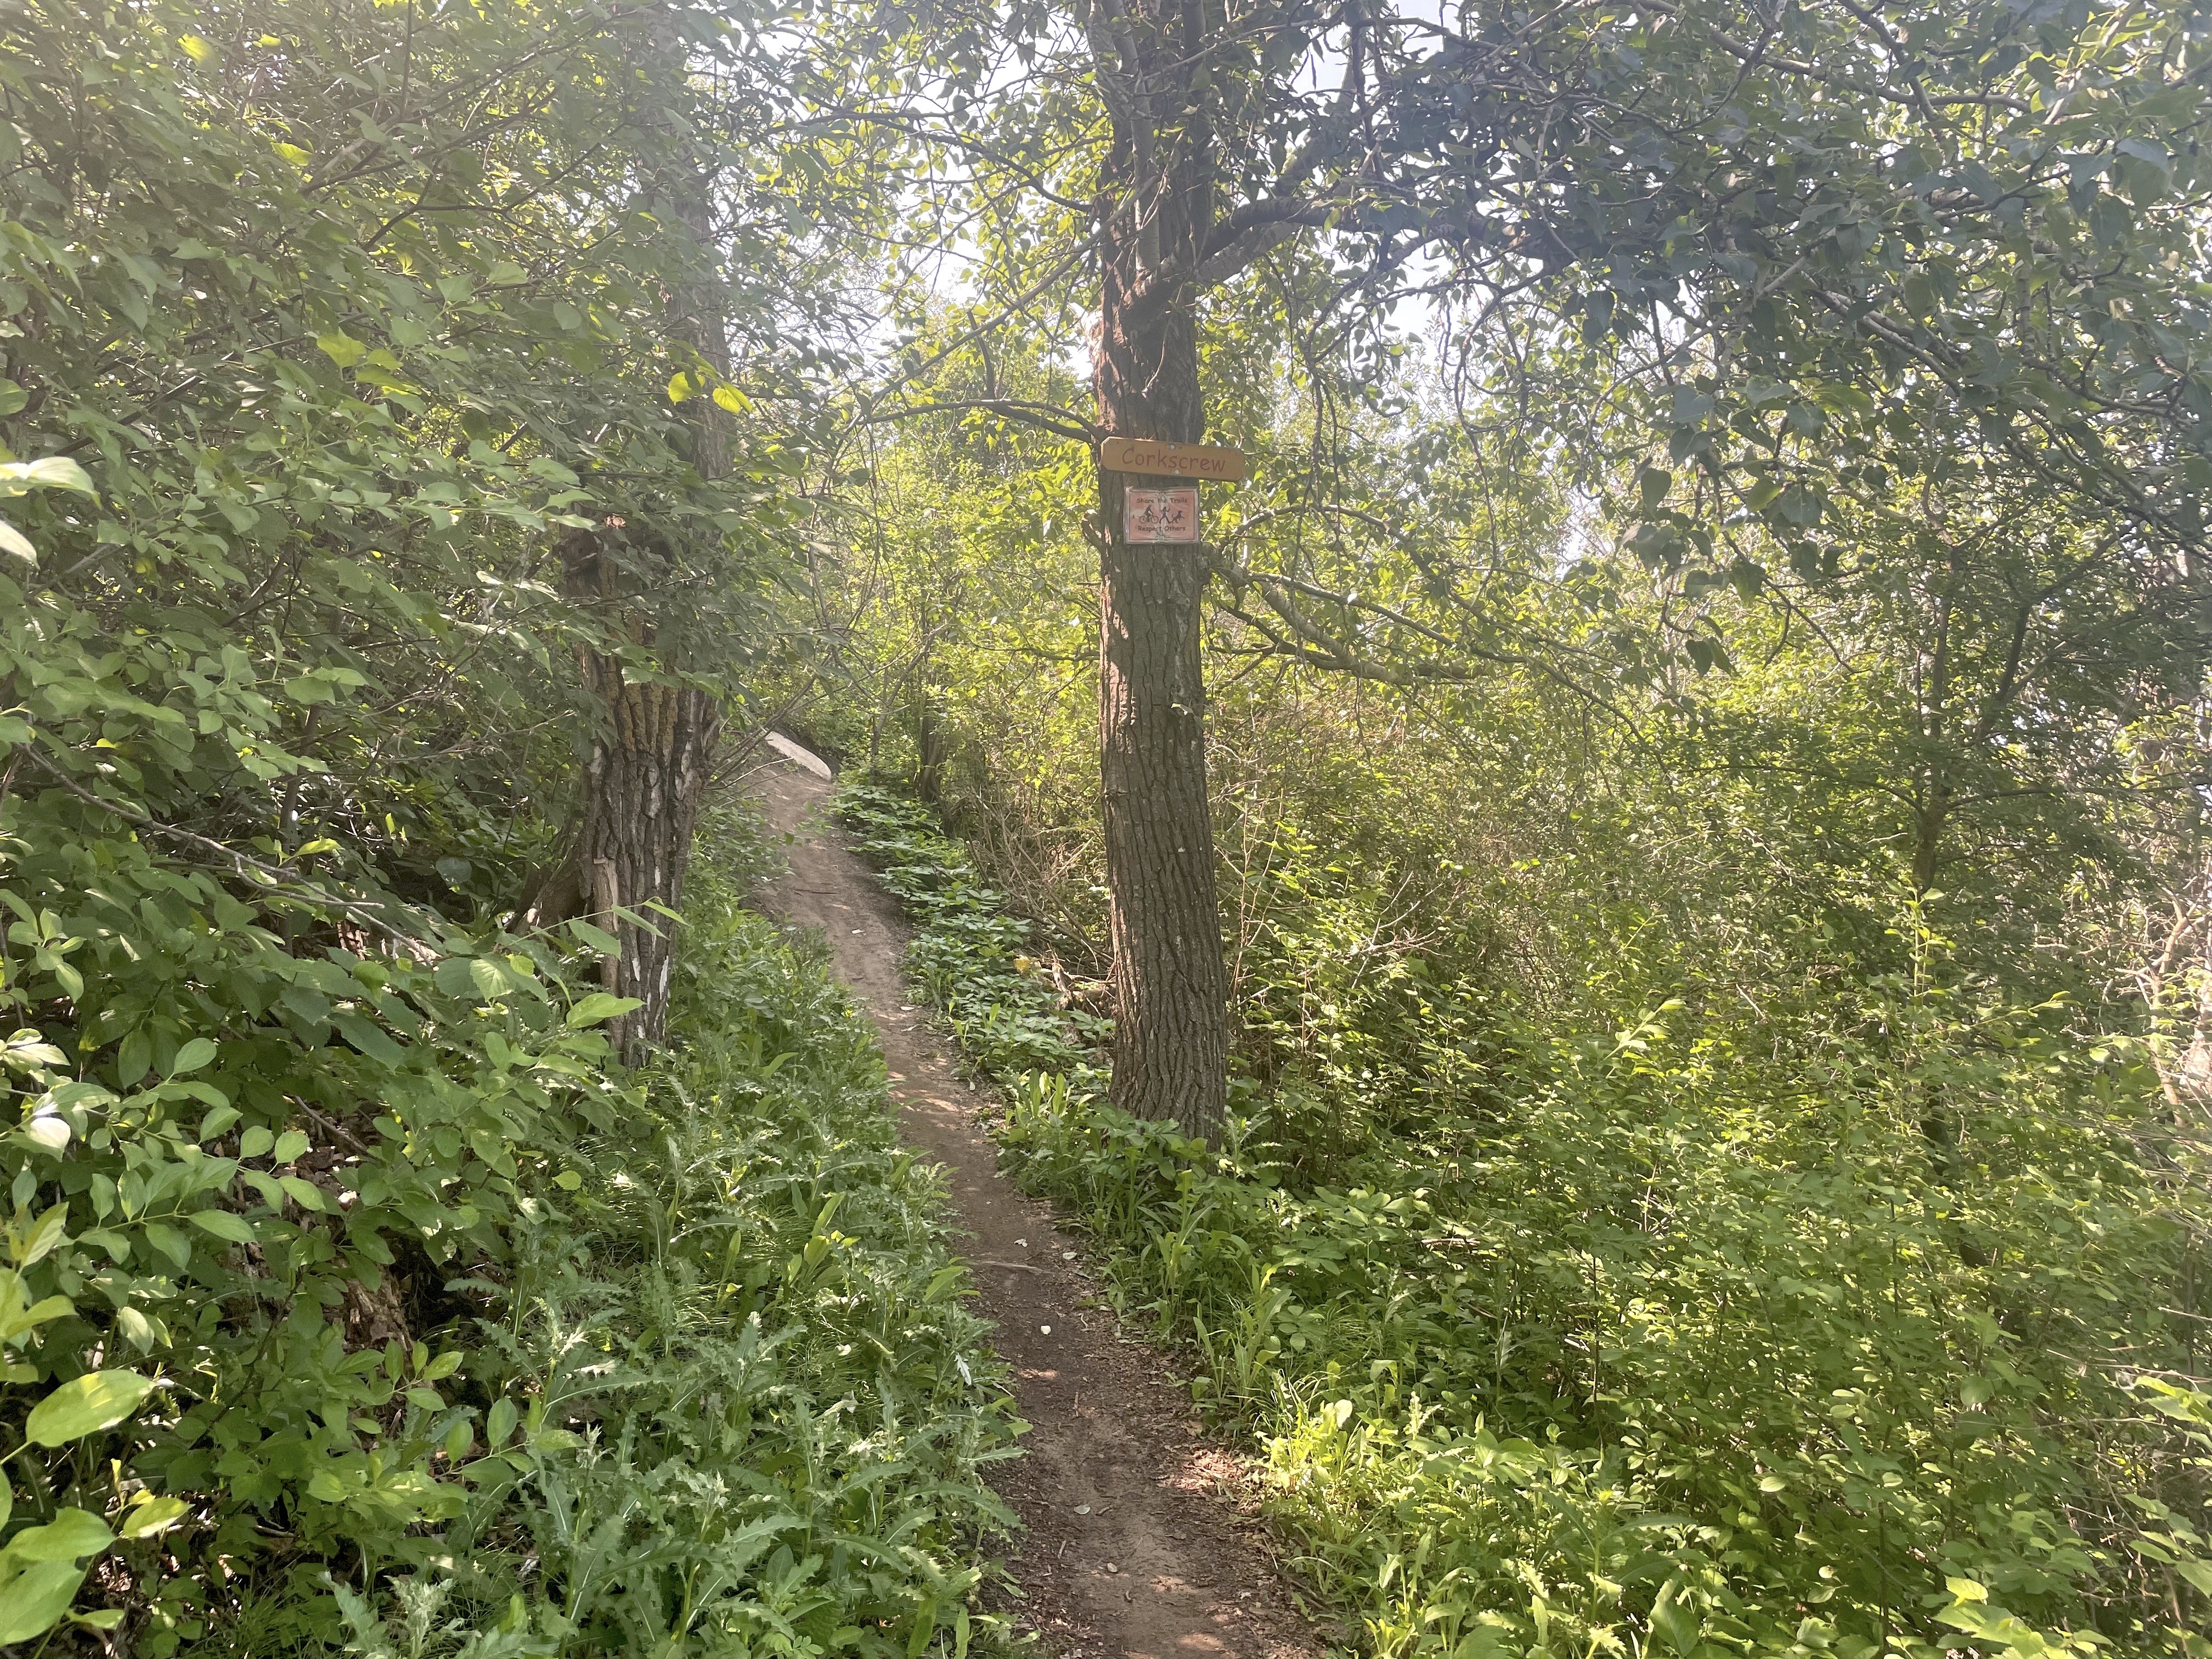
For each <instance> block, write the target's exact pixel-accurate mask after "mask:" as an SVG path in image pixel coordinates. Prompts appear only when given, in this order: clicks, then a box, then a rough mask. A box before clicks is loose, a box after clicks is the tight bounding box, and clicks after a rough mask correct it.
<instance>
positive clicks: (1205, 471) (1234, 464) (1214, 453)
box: [1098, 438, 1244, 483]
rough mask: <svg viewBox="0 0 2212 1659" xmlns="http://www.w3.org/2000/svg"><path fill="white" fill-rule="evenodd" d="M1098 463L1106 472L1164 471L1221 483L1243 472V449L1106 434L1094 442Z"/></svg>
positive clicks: (1171, 475) (1175, 475)
mask: <svg viewBox="0 0 2212 1659" xmlns="http://www.w3.org/2000/svg"><path fill="white" fill-rule="evenodd" d="M1098 465H1101V466H1103V467H1104V468H1105V469H1106V470H1107V471H1109V472H1154V473H1165V474H1166V475H1167V476H1168V477H1170V478H1211V479H1213V480H1215V481H1216V482H1218V483H1236V482H1237V480H1239V479H1240V478H1242V477H1243V476H1244V452H1243V450H1241V449H1223V448H1219V447H1216V446H1214V445H1212V444H1170V443H1160V442H1158V441H1155V440H1153V439H1151V438H1109V439H1107V440H1106V441H1105V442H1104V443H1103V444H1101V445H1099V446H1098Z"/></svg>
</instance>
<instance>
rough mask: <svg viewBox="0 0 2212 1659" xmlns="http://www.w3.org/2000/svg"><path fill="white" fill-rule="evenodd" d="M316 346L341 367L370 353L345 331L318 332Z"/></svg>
mask: <svg viewBox="0 0 2212 1659" xmlns="http://www.w3.org/2000/svg"><path fill="white" fill-rule="evenodd" d="M290 148H291V146H290V145H289V144H279V145H277V146H276V149H277V153H278V154H279V155H282V154H283V152H284V151H285V150H287V149H290ZM287 159H288V160H292V159H296V160H298V161H306V160H307V152H306V151H304V150H302V151H301V152H300V154H299V155H298V156H297V157H296V158H292V157H288V158H287ZM315 348H316V349H317V350H319V351H320V352H321V353H322V354H323V356H325V357H327V358H329V359H330V360H331V362H334V363H336V364H337V366H338V367H339V368H352V367H353V366H354V365H355V364H356V363H357V362H360V361H361V360H362V358H363V357H364V356H368V347H367V346H365V345H363V344H362V343H361V342H360V341H359V340H356V339H355V338H354V337H352V336H351V335H349V334H343V333H338V334H318V335H317V336H315Z"/></svg>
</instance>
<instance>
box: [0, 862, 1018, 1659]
mask: <svg viewBox="0 0 2212 1659" xmlns="http://www.w3.org/2000/svg"><path fill="white" fill-rule="evenodd" d="M712 840H713V842H714V845H713V846H711V847H710V848H709V850H708V854H707V855H706V856H704V857H702V859H701V860H699V861H698V862H697V863H696V864H695V866H694V872H695V874H694V881H695V884H694V886H693V889H692V892H691V895H690V898H689V900H688V902H687V907H686V913H685V918H684V924H683V940H684V945H683V951H682V955H681V957H680V967H679V969H678V981H677V986H676V994H677V998H678V1014H677V1018H676V1021H675V1026H674V1029H675V1030H676V1032H677V1033H678V1042H676V1043H675V1044H674V1045H673V1046H672V1048H671V1050H670V1051H669V1052H668V1053H667V1054H665V1056H664V1058H663V1059H662V1060H660V1061H659V1062H658V1063H657V1064H656V1065H655V1066H653V1068H652V1069H650V1070H648V1071H646V1072H643V1073H623V1072H622V1071H620V1070H619V1068H617V1067H615V1066H612V1064H611V1060H610V1059H609V1057H608V1053H607V1048H606V1044H605V1040H604V1039H603V1038H602V1037H601V1036H599V1034H598V1032H597V1030H596V1026H597V1024H598V1023H599V1021H600V1020H602V1019H604V1018H606V1017H608V1016H609V1015H610V1014H611V1013H612V1012H619V1011H620V1010H621V1009H622V1008H623V1007H624V1006H628V1005H625V1004H623V1003H621V1002H620V1001H619V1000H617V999H614V998H611V997H609V996H606V995H605V994H602V993H599V992H596V991H592V990H590V989H589V988H588V987H587V985H586V983H584V982H581V978H582V976H581V974H580V972H579V971H578V968H577V966H575V965H572V961H571V959H570V958H569V957H568V956H566V955H564V954H563V953H562V951H560V950H558V949H556V948H555V946H554V945H553V944H552V943H551V942H550V941H547V940H544V939H538V940H521V939H500V938H485V939H478V940H477V941H475V942H474V944H473V945H472V946H471V945H469V943H468V942H467V941H465V940H463V939H460V938H459V937H458V936H456V937H455V938H453V939H449V940H448V941H447V946H448V949H447V953H446V954H445V955H443V956H442V957H437V958H434V959H433V960H430V961H428V962H423V961H418V960H416V958H415V957H412V956H409V955H404V954H403V955H398V956H381V955H374V954H368V953H365V952H361V951H343V950H338V949H332V950H331V951H328V952H326V953H325V956H324V957H323V958H322V959H321V960H316V959H313V958H310V957H301V956H295V955H292V954H289V953H287V952H285V951H283V950H282V949H281V948H279V946H278V945H277V942H276V941H275V940H274V939H271V938H270V936H269V935H268V934H267V933H265V932H263V931H262V930H260V929H258V927H255V926H254V925H253V923H252V919H251V918H250V917H248V916H246V915H243V914H242V913H238V912H237V909H236V907H232V908H226V903H227V901H225V900H224V899H222V897H221V896H220V895H219V894H216V893H215V892H214V891H213V890H212V884H210V885H209V889H208V890H204V891H199V892H197V893H196V894H195V895H193V896H191V903H189V904H188V903H185V902H179V903H178V904H176V905H175V906H174V908H173V910H171V909H165V908H162V907H161V906H160V905H159V904H154V905H149V906H142V907H137V909H135V910H133V911H118V910H117V909H116V908H115V906H114V899H115V895H116V894H117V893H118V890H121V889H122V884H123V883H124V882H125V881H127V880H130V879H134V878H136V879H140V880H150V879H153V877H152V876H151V875H150V874H149V873H148V872H136V874H135V875H134V872H131V871H129V870H119V871H111V872H109V875H108V878H107V879H106V882H105V883H104V884H99V885H96V886H95V885H92V884H88V885H86V886H83V887H80V888H78V889H76V902H75V906H74V907H73V908H70V909H68V910H67V911H64V912H61V913H56V912H53V911H46V910H41V909H40V908H39V907H40V905H42V904H45V903H48V902H54V901H57V900H65V899H66V889H67V883H66V881H65V879H64V877H65V875H66V872H64V871H59V870H55V869H52V868H49V866H48V864H46V863H41V862H40V861H38V860H28V859H24V860H18V861H17V865H16V867H15V872H13V876H12V878H11V883H10V885H9V888H8V889H7V890H5V893H4V895H0V896H5V897H6V898H7V899H8V901H9V902H10V903H11V904H17V905H19V908H18V914H19V915H20V914H21V908H20V907H21V906H22V905H27V906H28V907H29V908H30V910H31V915H32V917H33V921H32V922H31V923H30V924H27V925H26V926H25V927H22V928H21V929H19V931H18V934H17V939H18V942H19V946H20V945H21V942H22V940H23V938H24V935H25V933H40V934H41V939H40V942H37V943H36V944H35V945H34V948H33V950H32V951H27V952H22V951H19V955H18V957H17V962H16V968H15V971H16V974H17V975H18V978H19V982H21V983H23V984H26V985H27V987H29V995H30V1003H31V1006H33V1007H38V1006H42V1005H45V1004H46V1003H47V1002H48V999H47V998H46V997H45V996H43V995H41V993H42V992H43V991H45V990H46V987H47V983H48V981H53V980H55V979H57V978H58V976H59V975H62V974H64V973H76V972H80V971H81V972H82V974H83V975H84V978H83V980H82V981H79V983H80V985H82V984H85V983H91V982H97V983H98V984H99V985H100V996H99V999H98V1000H97V1001H96V1002H95V1003H94V1006H95V1007H96V1008H97V1007H107V1008H116V1009H120V1010H123V1011H125V1012H127V1013H130V1014H131V1018H130V1019H129V1020H127V1021H125V1020H118V1022H117V1024H118V1025H120V1026H121V1027H122V1030H124V1032H125V1033H129V1032H134V1031H135V1032H137V1033H140V1034H141V1035H138V1036H130V1035H125V1036H124V1037H123V1040H122V1042H121V1048H120V1054H119V1056H118V1055H117V1054H112V1053H111V1054H107V1055H105V1056H103V1057H101V1058H100V1060H98V1062H97V1064H96V1065H88V1066H84V1067H82V1069H81V1070H78V1069H77V1068H69V1069H64V1068H65V1067H66V1066H67V1060H66V1056H65V1054H64V1051H63V1049H62V1048H60V1047H59V1046H58V1043H57V1042H54V1041H53V1040H52V1039H53V1038H54V1037H56V1036H60V1035H63V1033H62V1032H61V1031H60V1030H59V1029H58V1026H57V1025H56V1024H55V1023H54V1022H52V1021H49V1022H48V1023H47V1024H46V1027H45V1028H44V1029H43V1030H41V1029H36V1028H27V1030H25V1031H22V1032H19V1033H18V1034H17V1036H16V1037H15V1040H14V1042H13V1043H12V1045H11V1047H10V1048H9V1054H8V1059H9V1075H10V1076H11V1078H12V1079H13V1081H14V1085H15V1097H16V1103H17V1105H18V1106H19V1108H20V1110H21V1125H22V1127H20V1128H18V1129H17V1130H15V1132H14V1133H11V1134H10V1135H9V1137H8V1138H7V1139H6V1140H5V1141H4V1142H0V1147H3V1148H4V1157H5V1160H6V1168H5V1171H4V1175H0V1179H5V1180H7V1181H8V1182H10V1183H11V1196H12V1201H13V1205H14V1216H13V1219H12V1221H10V1222H9V1224H8V1226H7V1230H6V1240H5V1242H6V1247H7V1249H8V1251H9V1264H8V1267H7V1268H6V1270H5V1288H6V1289H7V1290H8V1291H9V1292H10V1293H11V1295H10V1297H9V1299H7V1300H6V1301H5V1303H4V1304H0V1313H4V1314H5V1315H6V1316H7V1317H8V1319H9V1326H8V1333H7V1334H8V1359H9V1371H8V1374H7V1382H8V1384H9V1389H8V1392H7V1395H6V1399H5V1402H4V1409H5V1411H6V1413H7V1414H8V1424H9V1430H10V1431H11V1432H10V1440H11V1445H12V1455H11V1457H10V1460H9V1477H10V1479H9V1485H8V1486H4V1487H0V1492H5V1493H6V1494H7V1496H8V1498H9V1501H8V1502H7V1503H6V1504H5V1505H4V1508H5V1510H8V1511H12V1513H9V1514H7V1515H5V1516H4V1517H3V1518H5V1519H6V1520H7V1521H8V1522H9V1523H10V1524H9V1533H8V1539H7V1545H6V1551H5V1553H4V1558H0V1618H4V1619H5V1620H7V1621H8V1622H7V1624H6V1631H7V1632H8V1633H7V1634H5V1635H0V1642H4V1643H14V1642H18V1641H26V1640H28V1639H29V1638H34V1637H38V1636H40V1635H41V1634H42V1633H44V1632H46V1631H47V1630H49V1629H52V1628H54V1627H56V1626H58V1635H56V1636H55V1637H54V1638H52V1640H53V1641H54V1642H56V1643H57V1644H58V1646H57V1647H55V1648H53V1649H52V1651H61V1650H72V1648H73V1646H74V1647H82V1646H84V1645H86V1644H88V1643H90V1642H93V1641H95V1640H104V1639H113V1640H118V1641H121V1642H123V1643H125V1644H128V1647H129V1650H131V1651H133V1652H137V1653H140V1654H144V1655H148V1656H152V1659H159V1656H161V1655H163V1654H171V1653H177V1652H179V1651H183V1652H186V1653H193V1654H201V1655H208V1656H214V1655H217V1654H223V1655H233V1654H235V1655H246V1654H252V1655H253V1656H255V1659H269V1656H278V1655H285V1654H307V1653H314V1652H324V1651H329V1650H332V1649H334V1648H335V1647H337V1646H338V1645H341V1644H342V1645H343V1646H344V1647H345V1649H346V1650H348V1651H350V1652H354V1653H358V1654H362V1655H364V1656H376V1659H384V1656H392V1659H398V1656H406V1659H427V1656H433V1655H437V1656H442V1655H447V1654H452V1655H459V1656H467V1659H493V1656H526V1655H527V1656H562V1655H583V1654H599V1653H623V1654H637V1655H653V1656H656V1659H678V1656H690V1655H700V1656H704V1655H708V1654H712V1655H714V1656H718V1659H720V1656H731V1659H735V1656H753V1655H789V1656H798V1655H807V1656H815V1655H829V1654H854V1655H874V1656H884V1659H889V1656H892V1655H894V1654H904V1655H907V1656H919V1655H921V1654H922V1653H924V1652H927V1651H929V1650H932V1649H933V1647H938V1648H941V1649H942V1650H944V1651H945V1653H946V1654H947V1655H949V1656H955V1659H957V1656H961V1655H964V1654H965V1652H966V1651H967V1650H968V1648H969V1642H970V1639H971V1637H972V1636H973V1635H974V1634H975V1626H972V1625H971V1621H970V1615H969V1611H968V1607H967V1602H968V1600H969V1593H970V1592H971V1591H972V1590H973V1589H974V1588H975V1584H976V1583H977V1580H978V1577H979V1574H980V1572H981V1568H982V1565H983V1561H984V1559H985V1558H984V1548H985V1540H986V1539H987V1535H988V1534H990V1533H991V1532H992V1531H993V1530H994V1529H995V1528H999V1527H1000V1526H1002V1525H1004V1524H1005V1523H1006V1521H1007V1516H1006V1513H1005V1511H1004V1510H1002V1509H1001V1508H1000V1505H999V1504H998V1503H997V1501H996V1500H995V1499H994V1498H993V1497H992V1496H991V1494H990V1493H989V1492H988V1491H987V1488H986V1487H985V1486H984V1485H983V1483H982V1480H981V1469H982V1468H983V1466H984V1465H985V1464H987V1462H989V1461H990V1460H991V1459H993V1458H994V1457H999V1456H1003V1455H1007V1454H1008V1452H1009V1450H1010V1448H1011V1446H1012V1437H1013V1435H1014V1433H1015V1431H1016V1430H1017V1428H1018V1425H1017V1424H1016V1423H1015V1422H1014V1421H1013V1420H1012V1418H1011V1417H1010V1415H1009V1413H1008V1405H1007V1401H1006V1394H1005V1390H1004V1389H1003V1387H1002V1386H1001V1378H1000V1375H999V1372H998V1370H996V1368H995V1366H994V1363H993V1362H991V1361H989V1360H988V1359H987V1358H985V1356H984V1353H983V1351H982V1348H981V1326H980V1323H979V1322H978V1321H977V1320H976V1319H975V1316H973V1315H971V1314H970V1313H969V1312H968V1311H967V1310H966V1309H965V1308H964V1307H963V1303H962V1297H963V1294H964V1285H965V1281H964V1279H963V1270H962V1269H961V1268H960V1267H958V1266H957V1265H956V1264H955V1263H954V1262H953V1261H952V1260H951V1256H950V1255H949V1253H948V1250H947V1248H946V1243H945V1224H944V1217H943V1212H942V1209H941V1206H940V1201H939V1196H938V1194H937V1192H936V1190H935V1188H934V1187H933V1184H932V1183H931V1182H930V1181H929V1180H928V1178H927V1176H926V1174H925V1173H924V1172H923V1171H921V1170H917V1169H916V1168H915V1164H914V1163H913V1160H912V1158H910V1157H909V1156H908V1154H906V1153H905V1152H902V1151H900V1150H899V1149H898V1147H897V1146H896V1144H895V1141H894V1139H893V1135H892V1132H891V1128H890V1120H889V1117H888V1114H887V1110H886V1092H885V1079H884V1072H883V1066H882V1062H881V1060H880V1058H879V1056H878V1054H877V1052H876V1050H875V1048H874V1047H873V1046H872V1042H871V1040H870V1037H869V1034H868V1032H867V1030H866V1025H865V1024H864V1022H862V1021H861V1020H860V1018H858V1017H857V1016H856V1015H855V1014H854V1012H853V1010H852V1009H851V1008H850V1006H848V1003H847V1001H846V1000H845V999H844V997H843V995H842V993H841V992H840V991H839V989H838V988H837V987H836V984H835V981H833V980H832V979H831V978H830V976H829V974H828V972H827V970H826V968H825V966H824V964H823V961H822V960H821V958H820V957H819V954H818V952H817V951H815V950H814V949H812V948H811V947H809V946H807V945H805V944H803V943H800V942H796V941H794V940H793V939H791V938H790V937H788V936H787V935H786V934H784V933H781V931H779V930H778V929H776V928H775V927H773V926H772V925H771V924H769V922H767V921H763V919H761V918H759V917H757V916H755V915H750V914H748V913H746V912H745V911H744V909H743V908H741V907H740V905H739V903H738V897H737V895H738V891H739V890H740V887H741V884H742V880H743V878H744V869H745V866H746V861H747V860H748V859H750V857H752V856H753V855H754V854H753V848H752V842H751V841H750V838H749V837H747V836H745V835H744V833H743V832H742V830H741V829H739V828H738V827H735V826H732V825H730V824H727V823H725V824H723V825H722V826H720V831H719V833H718V834H716V835H715V836H714V837H713V838H712ZM167 880H168V884H169V886H170V887H171V888H172V889H174V888H176V887H178V886H179V878H174V877H170V878H167ZM195 907H197V908H195ZM126 928H127V929H128V930H129V931H128V932H125V929H126ZM45 935H51V936H52V938H51V939H45V938H44V936H45ZM589 962H590V958H589V956H588V953H584V955H583V962H582V965H583V966H585V967H586V968H587V967H588V965H589ZM95 975H96V976H97V979H96V981H95ZM257 999H258V1001H257ZM256 1006H258V1007H259V1009H260V1013H259V1016H258V1018H257V1017H256V1016H255V1012H254V1010H255V1008H256ZM334 1035H335V1036H343V1043H342V1044H341V1043H339V1042H333V1041H331V1038H332V1036H334ZM92 1046H93V1045H91V1044H89V1043H88V1044H87V1045H86V1047H87V1048H91V1047H92ZM72 1071H75V1072H76V1074H75V1075H72V1074H71V1073H72Z"/></svg>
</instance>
